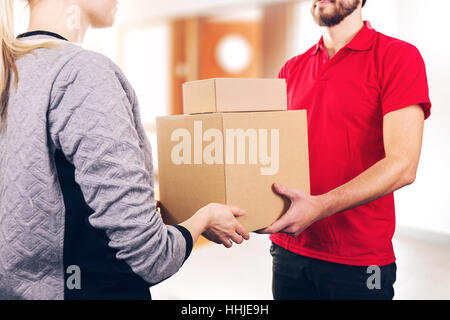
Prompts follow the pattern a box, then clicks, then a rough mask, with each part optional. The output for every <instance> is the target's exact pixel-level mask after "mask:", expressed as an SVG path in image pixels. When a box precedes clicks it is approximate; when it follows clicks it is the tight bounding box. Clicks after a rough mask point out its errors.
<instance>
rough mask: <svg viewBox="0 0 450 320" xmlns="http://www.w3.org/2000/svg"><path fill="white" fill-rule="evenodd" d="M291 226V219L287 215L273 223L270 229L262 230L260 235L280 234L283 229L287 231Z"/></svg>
mask: <svg viewBox="0 0 450 320" xmlns="http://www.w3.org/2000/svg"><path fill="white" fill-rule="evenodd" d="M289 224H290V221H289V217H288V215H287V214H284V215H282V216H281V218H280V219H278V220H277V221H275V222H274V223H272V225H270V226H269V227H267V228H265V229H263V230H261V232H260V233H268V234H274V233H278V232H280V231H281V230H283V229H286V228H287V227H288V226H289Z"/></svg>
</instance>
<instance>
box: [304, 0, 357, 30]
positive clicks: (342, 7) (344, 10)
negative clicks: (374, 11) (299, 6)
mask: <svg viewBox="0 0 450 320" xmlns="http://www.w3.org/2000/svg"><path fill="white" fill-rule="evenodd" d="M329 1H330V2H331V4H332V5H333V4H334V10H333V12H332V13H331V14H325V13H320V11H319V13H318V14H317V15H316V13H315V12H316V4H317V3H318V2H319V1H318V0H317V1H316V0H315V1H314V2H313V6H312V9H311V13H312V15H313V17H314V21H316V23H317V24H318V25H319V26H321V27H332V26H335V25H338V24H339V23H341V21H342V20H344V19H345V18H346V17H347V16H349V15H351V14H352V13H353V12H354V11H355V10H356V9H357V8H358V5H359V0H353V3H351V4H349V5H348V4H346V3H342V2H341V1H340V2H339V3H336V0H329ZM319 10H321V9H319Z"/></svg>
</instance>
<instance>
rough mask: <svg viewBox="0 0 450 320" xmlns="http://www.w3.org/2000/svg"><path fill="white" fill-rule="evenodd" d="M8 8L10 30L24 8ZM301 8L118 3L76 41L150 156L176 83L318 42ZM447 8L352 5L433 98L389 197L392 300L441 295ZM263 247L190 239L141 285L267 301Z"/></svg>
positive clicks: (446, 213) (448, 259) (433, 0)
mask: <svg viewBox="0 0 450 320" xmlns="http://www.w3.org/2000/svg"><path fill="white" fill-rule="evenodd" d="M16 5H17V7H16V32H17V33H20V32H24V31H25V30H26V29H27V23H28V9H27V8H26V3H25V2H24V1H17V2H16ZM310 8H311V0H297V1H283V0H169V1H160V0H122V1H119V9H118V12H117V22H116V24H115V26H114V27H113V28H110V29H104V30H91V31H90V32H88V34H87V37H86V39H85V42H84V44H83V46H84V47H85V48H87V49H90V50H94V51H98V52H101V53H103V54H105V55H106V56H108V57H110V58H111V59H112V60H114V61H115V62H116V63H117V64H118V65H119V66H120V67H121V68H122V69H123V71H124V72H125V74H126V75H127V76H128V78H129V80H130V82H131V84H132V85H133V86H134V88H135V90H136V92H137V95H138V98H139V102H140V106H141V114H142V119H143V122H144V125H145V128H146V130H147V133H148V137H149V139H150V141H151V143H152V146H153V151H154V154H155V155H156V135H155V117H157V116H160V115H167V114H179V113H182V91H181V85H182V83H183V82H186V81H191V80H198V79H204V78H212V77H249V78H252V77H267V78H273V77H276V76H277V74H278V71H279V70H280V68H281V67H282V65H283V64H284V62H285V61H286V60H287V59H289V58H291V57H293V56H295V55H298V54H300V53H303V52H304V51H306V50H307V49H308V48H310V47H311V46H312V45H314V44H315V43H316V42H317V41H318V39H319V38H320V35H321V29H320V28H319V27H318V26H317V25H315V23H314V22H313V19H312V17H311V14H310ZM449 10H450V3H449V2H448V1H447V0H427V1H424V0H368V1H367V4H366V6H365V7H364V9H363V14H364V18H365V20H369V21H370V22H371V23H372V26H373V27H374V28H375V29H377V30H378V31H380V32H382V33H385V34H387V35H390V36H393V37H397V38H400V39H402V40H406V41H408V42H411V43H413V44H414V45H415V46H416V47H418V48H419V50H420V51H421V53H422V55H423V57H424V60H425V62H426V66H427V72H428V78H429V86H430V94H431V100H432V103H433V109H432V116H431V118H430V119H429V120H427V121H426V124H425V136H424V142H423V152H422V157H421V163H420V166H419V170H418V174H417V179H416V182H415V183H414V184H413V185H411V186H409V187H407V188H405V189H403V190H400V191H398V192H396V194H395V198H396V212H397V232H396V235H395V238H394V248H395V250H396V255H397V265H398V276H397V283H396V287H395V288H396V299H416V298H422V299H450V275H449V272H448V271H449V270H450V255H449V252H450V188H449V184H450V165H449V164H450V143H449V140H448V138H449V137H450V126H449V125H448V123H449V120H450V108H449V105H450V90H448V88H447V84H448V83H449V75H450V61H449V60H448V52H449V51H450V43H449V42H448V41H447V40H446V39H445V38H444V30H445V29H444V28H445V26H444V21H446V19H447V14H448V11H449ZM156 162H157V157H155V168H156V170H157V163H156ZM156 180H157V175H156ZM156 182H157V181H156ZM269 245H270V241H269V240H268V238H267V237H266V236H260V235H256V234H255V235H253V234H252V240H251V241H249V242H247V243H246V244H245V245H242V246H235V247H234V248H232V249H231V250H226V249H225V248H223V247H220V246H218V245H212V244H204V245H197V246H196V248H195V249H194V252H193V254H192V257H191V259H189V260H188V261H187V262H186V264H185V266H183V268H182V270H181V271H180V272H179V273H178V274H177V275H175V276H174V277H172V278H171V279H169V280H168V281H166V282H163V283H162V284H159V285H157V286H156V287H154V288H153V289H152V294H153V298H154V299H271V298H272V295H271V257H270V254H269V252H268V248H269Z"/></svg>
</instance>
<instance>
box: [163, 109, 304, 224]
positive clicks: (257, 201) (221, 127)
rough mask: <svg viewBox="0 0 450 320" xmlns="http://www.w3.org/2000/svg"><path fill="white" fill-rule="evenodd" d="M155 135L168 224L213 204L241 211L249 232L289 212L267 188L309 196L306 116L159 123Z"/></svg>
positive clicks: (222, 116)
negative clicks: (283, 188)
mask: <svg viewBox="0 0 450 320" xmlns="http://www.w3.org/2000/svg"><path fill="white" fill-rule="evenodd" d="M157 135H158V163H159V188H160V200H161V204H162V208H161V212H162V216H163V219H164V221H165V222H166V223H167V224H177V223H180V222H182V221H185V220H186V219H188V218H190V217H191V216H192V215H193V214H194V213H195V212H196V211H197V210H198V209H200V208H201V207H203V206H205V205H207V204H208V203H211V202H216V203H223V204H229V205H234V206H237V207H240V208H241V209H243V210H245V211H246V215H245V216H243V217H241V218H239V220H240V222H241V223H242V224H243V225H244V226H245V227H246V228H247V230H248V231H255V230H259V229H261V228H264V227H266V226H269V225H270V224H272V223H273V222H274V221H275V220H276V219H278V218H279V217H280V216H281V215H282V214H283V213H284V212H285V211H286V210H287V209H288V206H289V201H288V200H286V199H283V198H282V197H280V196H279V195H277V194H276V193H275V192H274V191H273V189H272V185H273V183H274V182H277V183H280V184H283V185H286V186H289V187H292V188H296V189H298V190H301V191H303V192H306V193H309V192H310V186H309V157H308V136H307V120H306V111H305V110H299V111H275V112H251V113H248V112H239V113H210V114H198V115H179V116H166V117H159V118H157Z"/></svg>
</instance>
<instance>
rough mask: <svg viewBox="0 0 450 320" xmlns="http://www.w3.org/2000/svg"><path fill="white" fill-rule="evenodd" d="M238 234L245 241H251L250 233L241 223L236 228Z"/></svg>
mask: <svg viewBox="0 0 450 320" xmlns="http://www.w3.org/2000/svg"><path fill="white" fill-rule="evenodd" d="M236 233H237V234H239V235H240V236H241V237H242V238H244V239H245V240H249V239H250V233H249V232H248V231H247V229H245V228H244V227H243V226H242V224H240V223H239V222H238V224H237V227H236Z"/></svg>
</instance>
